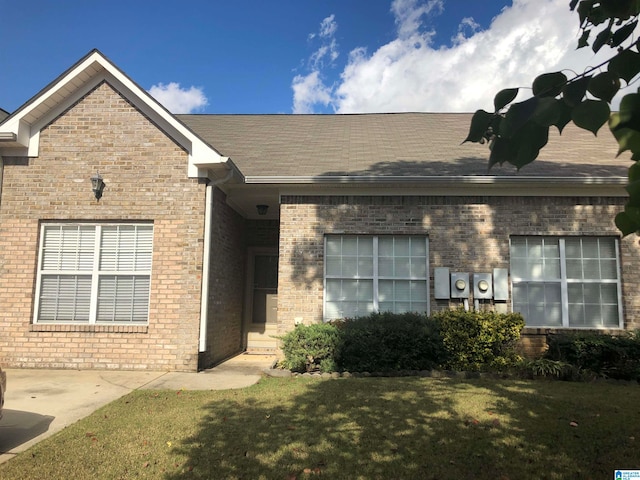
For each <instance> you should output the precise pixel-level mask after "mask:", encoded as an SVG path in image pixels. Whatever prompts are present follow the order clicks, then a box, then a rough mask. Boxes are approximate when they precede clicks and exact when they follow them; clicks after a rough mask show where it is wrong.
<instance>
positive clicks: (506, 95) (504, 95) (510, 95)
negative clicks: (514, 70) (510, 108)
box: [493, 88, 519, 112]
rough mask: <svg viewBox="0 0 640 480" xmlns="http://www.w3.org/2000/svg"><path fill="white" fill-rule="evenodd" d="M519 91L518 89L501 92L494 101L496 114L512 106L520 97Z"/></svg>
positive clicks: (506, 89)
mask: <svg viewBox="0 0 640 480" xmlns="http://www.w3.org/2000/svg"><path fill="white" fill-rule="evenodd" d="M518 90H519V89H518V88H505V89H504V90H500V91H499V92H498V93H497V95H496V96H495V98H494V99H493V106H494V107H495V109H496V112H497V111H499V110H502V109H503V108H504V107H506V106H507V105H508V104H510V103H511V102H512V101H513V99H514V98H516V96H517V95H518Z"/></svg>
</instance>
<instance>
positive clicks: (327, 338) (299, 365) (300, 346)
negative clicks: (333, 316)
mask: <svg viewBox="0 0 640 480" xmlns="http://www.w3.org/2000/svg"><path fill="white" fill-rule="evenodd" d="M280 339H281V340H282V351H283V353H284V357H285V358H284V360H283V362H282V365H283V366H284V367H285V368H287V369H289V370H291V371H293V372H313V371H318V370H319V371H322V372H330V371H334V370H335V369H336V363H335V355H336V351H337V349H338V347H339V344H340V332H339V330H338V328H337V327H336V325H334V324H332V323H317V324H313V325H298V326H296V327H295V328H294V329H293V330H291V331H290V332H288V333H287V334H285V335H283V336H282V337H280Z"/></svg>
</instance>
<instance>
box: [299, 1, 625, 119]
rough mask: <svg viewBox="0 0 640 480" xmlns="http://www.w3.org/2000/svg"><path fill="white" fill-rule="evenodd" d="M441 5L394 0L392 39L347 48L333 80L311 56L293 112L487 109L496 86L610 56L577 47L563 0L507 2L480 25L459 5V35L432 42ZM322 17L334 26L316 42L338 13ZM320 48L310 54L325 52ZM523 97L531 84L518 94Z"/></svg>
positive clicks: (573, 18) (523, 83)
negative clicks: (446, 42)
mask: <svg viewBox="0 0 640 480" xmlns="http://www.w3.org/2000/svg"><path fill="white" fill-rule="evenodd" d="M444 8H447V3H446V2H444V1H443V0H428V1H425V0H394V1H393V2H392V4H391V13H392V14H393V15H394V17H395V23H396V28H397V30H396V38H395V39H393V40H392V41H390V42H388V43H387V44H385V45H381V46H379V47H378V48H377V49H376V50H375V51H373V52H372V53H369V51H368V49H367V48H364V47H358V48H355V49H353V50H352V51H351V52H350V53H349V55H348V59H347V63H346V65H345V66H344V68H343V69H342V72H341V73H340V76H339V80H338V81H337V82H336V83H334V84H325V83H324V82H325V81H326V79H325V75H323V65H321V64H319V63H318V62H315V61H311V62H310V72H309V73H308V74H307V75H306V76H305V75H297V76H296V77H295V79H294V81H293V84H292V87H293V90H294V108H293V111H294V113H312V112H313V111H314V107H316V108H315V110H316V111H317V110H318V108H317V107H319V106H323V107H325V106H329V107H330V108H331V109H332V110H333V111H335V112H337V113H355V112H401V111H421V112H472V111H475V110H477V109H478V108H485V109H487V110H492V109H493V97H494V95H495V94H496V93H497V92H498V91H499V90H501V89H503V88H510V87H525V88H529V87H530V86H531V82H532V81H533V79H534V78H535V77H536V76H538V75H539V74H541V73H545V72H550V71H557V70H561V69H562V70H573V71H574V72H576V73H581V72H583V71H584V69H585V68H586V67H588V66H593V65H597V64H599V63H601V62H602V61H603V60H604V59H606V58H607V57H609V56H612V52H611V51H608V52H607V51H606V50H608V49H607V48H604V49H602V50H601V53H600V54H599V55H597V56H596V55H594V54H593V52H592V51H591V50H590V49H589V48H584V49H581V50H576V45H577V40H578V37H579V28H578V15H577V14H576V13H575V12H571V11H570V10H569V2H568V1H567V0H513V4H512V6H510V7H505V8H503V10H502V11H501V12H500V13H499V14H498V15H497V16H496V17H495V18H494V19H493V20H492V22H491V24H490V25H489V26H488V27H487V28H486V29H484V30H482V29H481V28H480V26H479V25H478V24H477V23H476V22H475V21H474V19H473V18H471V17H468V16H465V15H464V10H463V9H462V10H461V11H460V17H461V18H460V26H459V29H458V32H459V33H458V35H457V36H456V37H455V38H452V39H451V43H450V45H445V46H434V45H433V42H432V38H433V34H434V28H437V15H439V14H440V13H441V12H442V11H443V9H444ZM451 8H453V7H451ZM328 18H330V19H331V24H332V25H333V24H335V25H333V26H332V28H331V29H325V30H323V29H322V26H321V30H320V31H321V32H322V31H324V32H328V33H325V35H321V34H318V35H321V37H322V39H323V42H324V43H323V45H322V46H321V47H320V48H322V47H323V46H325V47H326V45H327V44H330V41H331V40H332V39H333V38H334V35H335V32H336V30H337V27H338V26H337V21H339V19H337V20H336V19H335V18H334V17H333V16H331V17H328ZM325 21H327V19H325ZM323 25H324V23H323ZM319 52H320V50H318V51H317V52H315V53H314V54H313V55H312V57H311V60H313V59H315V58H316V57H322V56H323V55H324V54H321V53H319ZM336 53H337V50H336ZM568 76H571V74H570V73H569V74H568ZM529 95H530V90H528V91H527V90H525V91H524V92H522V96H523V97H524V96H529Z"/></svg>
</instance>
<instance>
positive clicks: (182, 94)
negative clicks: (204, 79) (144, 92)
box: [149, 82, 208, 113]
mask: <svg viewBox="0 0 640 480" xmlns="http://www.w3.org/2000/svg"><path fill="white" fill-rule="evenodd" d="M149 94H150V95H151V96H152V97H153V98H155V99H156V100H157V101H158V102H160V104H162V105H163V106H164V107H165V108H166V109H167V110H169V111H170V112H171V113H195V112H198V111H201V110H202V109H203V108H204V107H205V106H206V105H207V103H208V100H207V97H206V96H205V94H204V92H203V90H202V89H200V88H196V87H193V86H192V87H189V88H181V87H180V84H179V83H176V82H171V83H167V84H164V83H158V84H157V85H153V86H152V87H151V88H150V89H149Z"/></svg>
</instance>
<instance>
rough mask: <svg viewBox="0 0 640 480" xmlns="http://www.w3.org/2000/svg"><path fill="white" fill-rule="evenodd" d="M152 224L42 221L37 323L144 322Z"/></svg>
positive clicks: (147, 293) (151, 249) (149, 278)
mask: <svg viewBox="0 0 640 480" xmlns="http://www.w3.org/2000/svg"><path fill="white" fill-rule="evenodd" d="M152 253H153V225H151V224H148V223H147V224H97V225H93V224H85V223H75V224H67V223H64V224H48V223H47V224H43V225H42V229H41V238H40V255H39V259H38V279H37V285H36V290H37V295H36V302H35V312H36V313H35V319H34V322H35V323H71V324H110V325H111V324H146V323H147V322H148V319H149V287H150V280H151V257H152Z"/></svg>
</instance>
